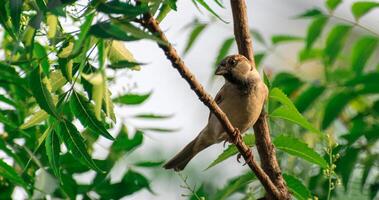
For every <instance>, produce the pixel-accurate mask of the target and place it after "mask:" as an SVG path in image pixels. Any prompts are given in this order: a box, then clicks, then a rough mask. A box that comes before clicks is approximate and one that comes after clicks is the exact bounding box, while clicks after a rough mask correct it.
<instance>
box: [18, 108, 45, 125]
mask: <svg viewBox="0 0 379 200" xmlns="http://www.w3.org/2000/svg"><path fill="white" fill-rule="evenodd" d="M48 117H49V115H48V114H47V113H46V112H45V111H44V110H39V111H37V112H36V113H34V114H33V115H32V116H31V117H30V118H29V119H28V120H26V122H25V123H24V124H22V125H21V126H20V129H27V128H30V127H32V126H35V125H37V124H39V123H41V122H43V121H45V120H46V119H47V118H48Z"/></svg>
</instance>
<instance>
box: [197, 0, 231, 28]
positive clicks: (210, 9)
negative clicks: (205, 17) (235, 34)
mask: <svg viewBox="0 0 379 200" xmlns="http://www.w3.org/2000/svg"><path fill="white" fill-rule="evenodd" d="M195 1H196V2H197V3H199V4H200V5H201V6H203V7H204V8H205V9H207V10H208V11H209V12H210V13H212V15H214V16H215V17H217V18H218V19H219V20H221V21H222V22H224V23H228V22H227V21H225V20H223V19H222V18H221V17H220V16H219V15H218V14H217V13H216V12H215V11H213V10H212V8H211V7H210V6H209V5H208V4H207V3H206V2H205V1H204V0H195Z"/></svg>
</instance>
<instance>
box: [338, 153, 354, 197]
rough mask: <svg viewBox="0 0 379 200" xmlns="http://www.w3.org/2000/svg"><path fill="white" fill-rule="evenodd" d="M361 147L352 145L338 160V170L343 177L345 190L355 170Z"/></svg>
mask: <svg viewBox="0 0 379 200" xmlns="http://www.w3.org/2000/svg"><path fill="white" fill-rule="evenodd" d="M359 152H360V150H359V149H356V148H353V147H350V148H348V149H347V150H346V152H345V154H344V155H343V156H341V158H340V159H339V160H338V161H337V164H336V165H337V168H336V172H337V173H338V174H339V175H340V176H341V177H342V184H343V186H344V188H345V190H347V189H348V184H349V182H350V181H349V180H350V177H351V175H352V174H353V172H354V169H355V165H356V164H357V159H358V156H359Z"/></svg>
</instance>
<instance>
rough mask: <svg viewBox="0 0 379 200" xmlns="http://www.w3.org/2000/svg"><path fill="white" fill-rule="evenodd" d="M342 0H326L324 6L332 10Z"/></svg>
mask: <svg viewBox="0 0 379 200" xmlns="http://www.w3.org/2000/svg"><path fill="white" fill-rule="evenodd" d="M341 2H342V0H326V2H325V3H326V7H328V9H329V10H331V11H333V10H335V9H336V8H337V6H338V5H340V4H341Z"/></svg>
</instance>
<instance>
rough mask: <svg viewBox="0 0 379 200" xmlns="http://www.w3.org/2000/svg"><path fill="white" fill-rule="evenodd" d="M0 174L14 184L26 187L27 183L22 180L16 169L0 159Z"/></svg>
mask: <svg viewBox="0 0 379 200" xmlns="http://www.w3.org/2000/svg"><path fill="white" fill-rule="evenodd" d="M0 176H2V177H4V178H5V179H6V180H8V181H10V182H11V183H13V184H15V185H20V186H22V187H24V188H26V186H27V184H26V183H25V182H24V180H22V178H21V176H20V175H18V174H17V172H16V170H15V169H14V168H13V167H11V166H9V165H8V164H7V163H5V162H4V161H3V159H0Z"/></svg>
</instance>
